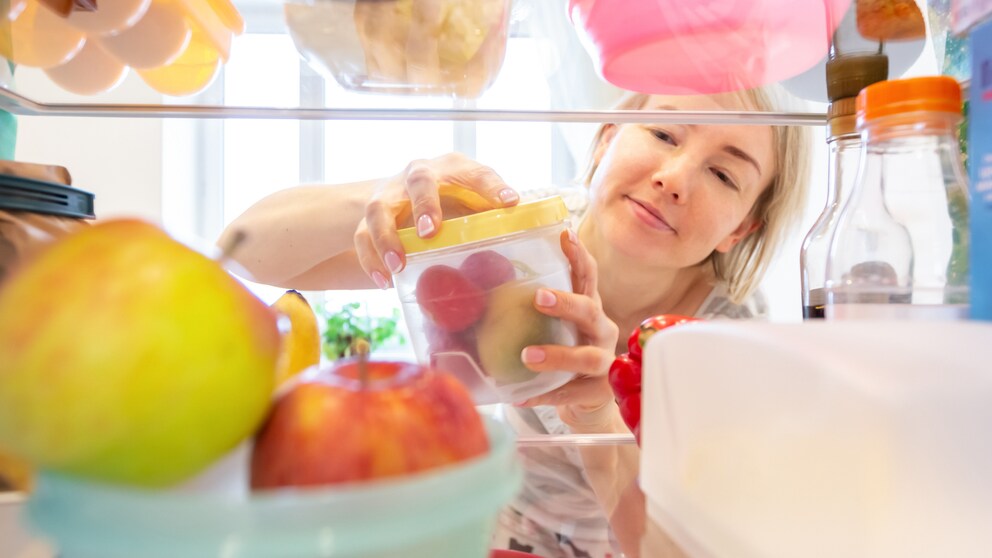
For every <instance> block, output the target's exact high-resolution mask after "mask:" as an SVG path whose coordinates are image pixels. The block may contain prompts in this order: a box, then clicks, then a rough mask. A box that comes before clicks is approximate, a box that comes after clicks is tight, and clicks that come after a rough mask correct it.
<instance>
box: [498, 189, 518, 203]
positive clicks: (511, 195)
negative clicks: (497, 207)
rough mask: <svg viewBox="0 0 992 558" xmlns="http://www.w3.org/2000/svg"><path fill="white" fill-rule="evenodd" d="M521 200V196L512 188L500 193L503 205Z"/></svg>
mask: <svg viewBox="0 0 992 558" xmlns="http://www.w3.org/2000/svg"><path fill="white" fill-rule="evenodd" d="M519 199H520V196H519V195H517V193H516V192H514V191H513V190H511V189H510V188H505V189H503V190H500V191H499V200H500V201H501V202H503V203H513V202H515V201H517V200H519Z"/></svg>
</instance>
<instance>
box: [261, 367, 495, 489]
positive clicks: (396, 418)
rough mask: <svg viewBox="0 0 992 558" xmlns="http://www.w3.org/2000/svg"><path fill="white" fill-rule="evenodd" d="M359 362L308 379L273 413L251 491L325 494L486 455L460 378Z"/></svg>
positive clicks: (263, 434)
mask: <svg viewBox="0 0 992 558" xmlns="http://www.w3.org/2000/svg"><path fill="white" fill-rule="evenodd" d="M364 366H365V368H366V378H365V379H364V380H363V379H362V378H360V371H359V370H360V366H359V362H358V361H357V360H356V359H346V360H341V361H338V362H337V363H335V364H333V365H331V366H330V367H325V368H321V369H318V370H315V371H312V372H306V373H304V376H302V377H301V378H300V382H299V383H298V384H297V385H296V386H294V387H293V388H292V389H290V390H289V391H288V392H286V393H285V394H284V395H283V396H282V397H281V398H279V399H278V400H277V401H276V402H275V404H274V405H273V409H272V412H271V413H270V415H269V417H268V419H267V420H266V422H265V424H264V425H263V427H262V429H261V430H260V431H259V432H258V434H257V437H256V439H255V445H254V447H253V449H252V456H251V487H252V488H253V489H267V488H277V487H287V486H319V485H328V484H337V483H349V482H359V481H369V480H373V479H379V478H384V477H395V476H400V475H404V474H409V473H415V472H417V471H424V470H427V469H432V468H435V467H441V466H443V465H448V464H452V463H457V462H460V461H463V460H466V459H470V458H472V457H476V456H479V455H482V454H484V453H485V452H487V451H488V449H489V439H488V437H487V435H486V431H485V428H484V426H483V423H482V419H481V418H480V416H479V413H478V411H476V409H475V406H474V405H473V403H472V400H471V398H470V397H469V394H468V392H467V391H466V390H465V388H464V387H462V385H461V384H459V383H458V381H457V380H455V379H454V378H451V377H450V376H448V375H446V374H441V373H437V372H435V371H434V370H433V369H431V368H428V367H425V366H421V365H417V364H413V363H409V362H386V361H369V362H367V363H365V365H364Z"/></svg>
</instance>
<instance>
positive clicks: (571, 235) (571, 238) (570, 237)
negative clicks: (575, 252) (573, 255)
mask: <svg viewBox="0 0 992 558" xmlns="http://www.w3.org/2000/svg"><path fill="white" fill-rule="evenodd" d="M568 241H569V242H571V243H572V244H578V243H579V237H578V235H576V234H575V231H573V230H572V229H568Z"/></svg>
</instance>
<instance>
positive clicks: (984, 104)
mask: <svg viewBox="0 0 992 558" xmlns="http://www.w3.org/2000/svg"><path fill="white" fill-rule="evenodd" d="M970 39H971V87H970V92H969V100H970V102H969V105H970V106H969V120H968V159H969V172H968V174H969V178H970V180H969V183H970V185H969V188H968V190H969V193H970V198H971V199H970V202H971V203H970V213H971V215H970V222H971V225H970V226H971V247H970V260H971V317H972V319H976V320H992V21H986V22H985V23H983V24H982V25H980V26H978V27H975V28H974V29H973V30H972V32H971V37H970Z"/></svg>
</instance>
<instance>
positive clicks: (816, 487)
mask: <svg viewBox="0 0 992 558" xmlns="http://www.w3.org/2000/svg"><path fill="white" fill-rule="evenodd" d="M989 339H992V324H987V323H979V322H967V321H960V322H921V321H915V322H913V321H877V322H868V321H864V322H805V323H801V324H770V323H743V322H733V321H723V322H719V321H710V322H701V323H695V324H691V325H687V326H680V327H674V328H669V329H666V330H664V331H661V332H659V333H657V334H655V335H654V336H653V337H651V339H650V340H649V341H648V343H647V345H646V347H645V348H644V354H643V359H644V369H643V373H644V378H643V381H644V391H643V395H644V401H643V407H642V413H643V414H642V420H641V444H642V453H641V468H640V471H641V474H640V484H641V487H642V489H643V490H644V493H645V497H646V500H647V509H648V513H649V515H650V516H651V517H652V519H654V521H655V522H656V523H658V525H659V526H660V527H662V528H663V529H664V531H665V532H666V533H668V534H669V535H671V536H672V538H673V539H675V541H676V542H677V543H678V544H679V546H681V547H682V548H683V549H685V550H686V552H687V553H688V555H689V556H693V557H694V558H724V557H727V558H730V557H733V558H778V557H781V558H786V557H795V556H803V557H814V558H819V557H823V558H827V557H835V556H872V557H874V558H904V557H907V556H923V555H928V554H930V553H931V552H932V549H935V548H939V549H940V554H941V555H946V556H954V557H956V558H958V557H969V558H971V557H974V558H979V557H984V556H988V554H989V548H992V531H990V530H989V529H988V525H989V518H992V483H990V482H989V480H988V479H989V471H990V470H992V444H989V441H988V439H989V436H988V432H989V427H990V425H992V406H990V405H989V400H990V399H992V372H990V367H989V362H988V352H987V350H985V349H984V348H985V347H987V346H988V342H989Z"/></svg>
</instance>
